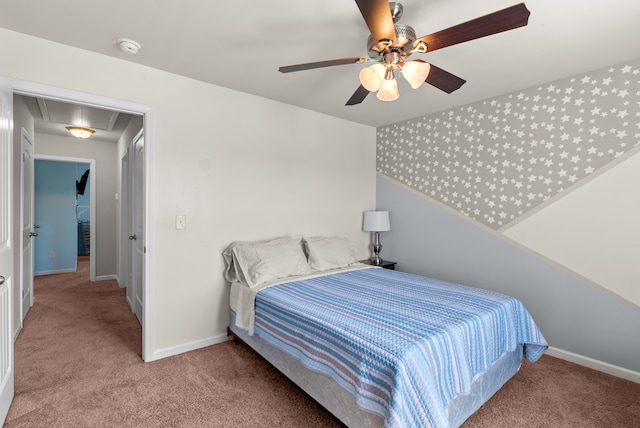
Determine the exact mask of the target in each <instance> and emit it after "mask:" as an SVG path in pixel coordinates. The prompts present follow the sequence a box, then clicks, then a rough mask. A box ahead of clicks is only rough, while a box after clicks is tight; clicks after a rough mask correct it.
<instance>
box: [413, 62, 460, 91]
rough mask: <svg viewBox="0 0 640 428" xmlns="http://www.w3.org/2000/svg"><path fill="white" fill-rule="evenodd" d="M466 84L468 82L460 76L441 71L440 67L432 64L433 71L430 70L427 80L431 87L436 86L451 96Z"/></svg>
mask: <svg viewBox="0 0 640 428" xmlns="http://www.w3.org/2000/svg"><path fill="white" fill-rule="evenodd" d="M416 61H418V60H416ZM466 82H467V81H466V80H464V79H461V78H459V77H458V76H456V75H454V74H451V73H449V72H448V71H445V70H443V69H441V68H440V67H436V66H435V65H433V64H431V69H430V70H429V74H428V75H427V78H426V79H425V83H428V84H430V85H431V86H435V87H436V88H438V89H440V90H441V91H444V92H446V93H447V94H450V93H451V92H453V91H455V90H456V89H460V86H462V85H464V84H465V83H466Z"/></svg>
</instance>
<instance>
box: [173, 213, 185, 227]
mask: <svg viewBox="0 0 640 428" xmlns="http://www.w3.org/2000/svg"><path fill="white" fill-rule="evenodd" d="M186 228H187V216H186V215H184V214H177V215H176V229H178V230H183V229H186Z"/></svg>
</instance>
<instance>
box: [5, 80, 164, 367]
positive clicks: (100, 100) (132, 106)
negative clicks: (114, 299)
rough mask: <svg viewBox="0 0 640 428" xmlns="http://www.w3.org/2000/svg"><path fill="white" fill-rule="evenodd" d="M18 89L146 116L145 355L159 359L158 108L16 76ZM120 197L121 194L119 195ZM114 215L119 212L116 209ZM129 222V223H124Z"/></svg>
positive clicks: (143, 345)
mask: <svg viewBox="0 0 640 428" xmlns="http://www.w3.org/2000/svg"><path fill="white" fill-rule="evenodd" d="M12 83H13V89H14V93H15V94H18V95H26V96H29V97H37V98H46V99H51V100H57V101H60V102H66V103H72V104H78V105H87V106H94V107H102V108H105V109H111V110H116V111H122V112H124V113H128V114H133V115H139V116H142V117H143V129H144V134H145V154H146V155H145V157H144V162H143V164H142V168H143V171H142V172H141V174H142V176H143V177H144V195H145V196H144V200H143V206H144V218H143V222H142V225H143V227H144V230H145V231H148V232H147V233H144V235H143V239H142V245H143V248H145V253H144V258H145V260H146V262H145V263H144V264H143V269H144V272H143V275H142V281H143V283H142V322H141V324H142V359H143V360H144V361H153V360H155V359H157V357H156V356H155V355H154V350H153V347H152V339H151V338H152V337H153V324H152V322H151V320H153V306H152V305H151V304H150V303H151V302H153V288H152V287H151V286H150V284H151V283H152V280H153V275H152V262H151V261H152V260H153V257H152V254H153V245H152V238H153V234H152V233H151V231H152V230H153V228H152V224H151V219H152V210H151V204H150V195H151V194H152V192H151V190H150V189H151V188H152V181H151V177H152V176H153V174H152V168H153V163H152V159H153V157H152V156H151V154H152V152H153V137H154V136H153V127H152V126H151V124H152V123H153V116H154V112H153V109H151V108H150V107H148V106H144V105H141V104H136V103H130V102H126V101H122V100H116V99H112V98H108V97H102V96H98V95H93V94H87V93H83V92H77V91H71V90H67V89H62V88H55V87H50V86H45V85H39V84H34V83H31V82H25V81H18V80H14V81H13V82H12ZM113 168H118V165H117V163H116V164H115V165H113ZM116 197H117V196H116ZM114 215H116V214H115V213H114ZM121 224H126V223H121Z"/></svg>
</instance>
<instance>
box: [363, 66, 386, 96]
mask: <svg viewBox="0 0 640 428" xmlns="http://www.w3.org/2000/svg"><path fill="white" fill-rule="evenodd" d="M385 72H386V68H385V66H384V65H382V64H380V63H377V64H374V65H372V66H371V67H366V68H363V69H362V70H360V75H359V77H360V83H361V84H362V86H364V87H365V89H366V90H367V91H369V92H376V91H377V90H378V89H380V85H381V84H382V80H383V79H384V75H385Z"/></svg>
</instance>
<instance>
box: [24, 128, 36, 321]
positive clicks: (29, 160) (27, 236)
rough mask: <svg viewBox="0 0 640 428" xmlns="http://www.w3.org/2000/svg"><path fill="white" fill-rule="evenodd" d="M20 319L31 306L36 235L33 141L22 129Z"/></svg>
mask: <svg viewBox="0 0 640 428" xmlns="http://www.w3.org/2000/svg"><path fill="white" fill-rule="evenodd" d="M21 135H22V137H21V138H22V141H21V147H22V185H21V186H20V191H21V201H22V296H21V297H22V321H24V318H25V317H26V316H27V312H28V311H29V309H30V308H31V306H33V240H34V238H35V237H36V236H38V232H37V230H36V229H37V228H38V226H35V225H34V224H33V167H34V165H33V141H32V140H31V137H30V136H29V134H28V133H27V131H26V130H25V129H24V128H23V129H22V134H21Z"/></svg>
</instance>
